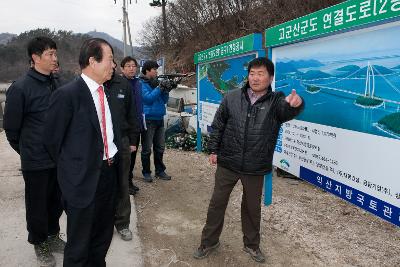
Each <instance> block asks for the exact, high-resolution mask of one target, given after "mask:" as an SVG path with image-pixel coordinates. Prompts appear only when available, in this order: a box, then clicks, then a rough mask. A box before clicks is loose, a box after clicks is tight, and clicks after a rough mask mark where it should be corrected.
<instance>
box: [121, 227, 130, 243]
mask: <svg viewBox="0 0 400 267" xmlns="http://www.w3.org/2000/svg"><path fill="white" fill-rule="evenodd" d="M118 234H119V235H120V236H121V239H122V240H124V241H129V240H132V232H131V230H129V228H125V229H121V230H118Z"/></svg>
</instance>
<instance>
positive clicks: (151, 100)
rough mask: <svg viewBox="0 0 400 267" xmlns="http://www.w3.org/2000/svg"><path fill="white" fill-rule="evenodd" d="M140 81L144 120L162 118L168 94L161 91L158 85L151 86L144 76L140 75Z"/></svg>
mask: <svg viewBox="0 0 400 267" xmlns="http://www.w3.org/2000/svg"><path fill="white" fill-rule="evenodd" d="M140 82H141V83H142V99H143V112H144V114H145V116H146V120H163V117H164V115H165V114H166V108H165V104H167V102H168V98H169V94H168V93H167V92H161V90H160V88H159V87H158V86H157V87H154V88H153V87H152V86H151V85H150V81H149V80H148V79H147V78H145V77H141V78H140Z"/></svg>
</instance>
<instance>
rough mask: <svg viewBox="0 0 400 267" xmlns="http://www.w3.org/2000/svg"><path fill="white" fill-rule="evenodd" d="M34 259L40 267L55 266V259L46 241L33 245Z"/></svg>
mask: <svg viewBox="0 0 400 267" xmlns="http://www.w3.org/2000/svg"><path fill="white" fill-rule="evenodd" d="M34 248H35V254H36V258H37V260H38V265H39V266H40V267H54V266H56V259H55V258H54V256H53V255H52V254H51V252H50V247H49V244H48V243H47V241H44V242H42V243H40V244H38V245H34Z"/></svg>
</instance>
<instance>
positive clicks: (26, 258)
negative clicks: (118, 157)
mask: <svg viewBox="0 0 400 267" xmlns="http://www.w3.org/2000/svg"><path fill="white" fill-rule="evenodd" d="M19 168H20V164H19V156H18V154H17V153H15V152H14V151H13V150H12V149H11V147H10V146H9V145H8V143H7V140H6V137H5V134H4V131H3V132H2V130H1V129H0V266H2V267H3V266H4V267H14V266H18V267H31V266H37V264H36V256H35V253H34V251H33V246H32V245H30V244H29V243H28V242H27V241H26V240H27V238H28V233H27V231H26V221H25V204H24V198H25V196H24V180H23V178H22V175H21V172H20V171H19ZM134 204H135V203H134V202H133V200H132V205H133V206H132V207H133V209H134V210H133V212H132V214H131V227H130V228H131V229H132V231H133V233H134V239H133V240H132V241H129V242H126V241H122V240H121V239H120V238H119V236H118V234H117V233H116V231H114V238H113V241H112V243H111V247H110V249H109V251H108V254H107V259H106V261H107V263H108V265H109V266H116V267H119V266H130V267H133V266H135V267H136V266H143V258H142V248H141V243H140V240H139V238H138V232H137V228H136V212H135V206H134ZM60 225H61V236H62V237H63V238H64V239H66V238H67V237H66V235H65V232H66V217H65V214H63V216H62V217H61V220H60ZM54 256H55V257H56V260H57V266H62V261H63V257H62V255H61V254H54Z"/></svg>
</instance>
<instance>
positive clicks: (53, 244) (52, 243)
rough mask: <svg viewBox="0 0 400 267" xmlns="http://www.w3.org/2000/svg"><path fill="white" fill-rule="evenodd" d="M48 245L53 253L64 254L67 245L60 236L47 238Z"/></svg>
mask: <svg viewBox="0 0 400 267" xmlns="http://www.w3.org/2000/svg"><path fill="white" fill-rule="evenodd" d="M47 243H48V244H49V248H50V251H51V252H56V253H64V248H65V245H66V243H65V241H64V240H62V239H61V238H60V236H59V234H56V235H50V236H49V237H47Z"/></svg>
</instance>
